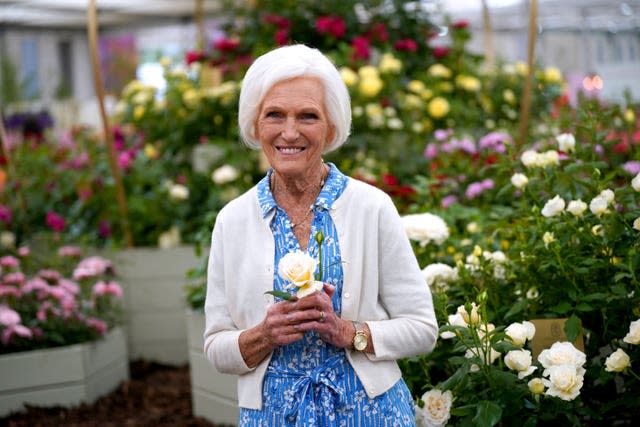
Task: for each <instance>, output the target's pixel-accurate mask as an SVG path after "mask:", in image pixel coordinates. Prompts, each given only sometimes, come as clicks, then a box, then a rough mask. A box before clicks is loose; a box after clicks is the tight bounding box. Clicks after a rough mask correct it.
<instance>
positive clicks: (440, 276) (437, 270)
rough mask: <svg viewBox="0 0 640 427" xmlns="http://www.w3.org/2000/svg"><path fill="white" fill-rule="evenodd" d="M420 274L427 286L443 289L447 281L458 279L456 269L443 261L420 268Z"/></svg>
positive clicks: (445, 287)
mask: <svg viewBox="0 0 640 427" xmlns="http://www.w3.org/2000/svg"><path fill="white" fill-rule="evenodd" d="M422 274H423V276H424V279H425V281H426V282H427V285H429V287H434V288H436V289H439V290H445V291H446V290H447V288H448V284H449V283H451V282H453V281H455V280H457V279H458V270H457V269H455V268H453V267H451V266H449V265H447V264H443V263H435V264H430V265H428V266H426V267H425V268H424V269H423V270H422Z"/></svg>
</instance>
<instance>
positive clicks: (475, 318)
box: [456, 302, 481, 325]
mask: <svg viewBox="0 0 640 427" xmlns="http://www.w3.org/2000/svg"><path fill="white" fill-rule="evenodd" d="M479 308H480V307H478V306H477V305H476V303H475V302H472V303H471V313H467V309H466V308H464V305H461V306H459V307H458V309H457V310H456V313H458V314H459V315H460V316H462V318H463V319H464V321H465V323H466V324H467V325H477V324H478V323H480V321H481V319H480V314H479V313H478V309H479Z"/></svg>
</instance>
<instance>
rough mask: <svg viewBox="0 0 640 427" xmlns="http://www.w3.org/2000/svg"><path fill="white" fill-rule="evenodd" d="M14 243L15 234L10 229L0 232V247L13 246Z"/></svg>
mask: <svg viewBox="0 0 640 427" xmlns="http://www.w3.org/2000/svg"><path fill="white" fill-rule="evenodd" d="M15 245H16V235H15V234H13V233H12V232H11V231H3V232H1V233H0V247H3V248H7V249H10V248H13V247H14V246H15Z"/></svg>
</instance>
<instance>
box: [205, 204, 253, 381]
mask: <svg viewBox="0 0 640 427" xmlns="http://www.w3.org/2000/svg"><path fill="white" fill-rule="evenodd" d="M225 213H226V212H225V210H224V209H223V210H222V211H221V212H220V214H219V215H218V218H217V220H216V224H215V226H214V228H213V232H212V236H211V250H210V253H209V263H208V266H207V294H206V298H205V305H204V312H205V320H206V324H205V331H204V354H205V356H206V357H207V359H209V361H211V363H213V365H214V366H215V368H216V369H217V370H218V371H219V372H222V373H226V374H244V373H247V372H250V371H251V370H252V368H249V367H248V366H247V364H246V363H245V361H244V358H243V357H242V354H241V352H240V345H239V342H238V338H239V336H240V333H241V332H242V330H240V329H239V328H238V327H237V326H236V324H235V323H234V321H233V319H232V316H231V313H230V311H229V304H228V295H227V289H226V287H227V283H226V280H225V278H226V274H225V265H226V262H225V258H224V255H225V250H224V245H225V238H226V236H225V232H224V228H225V227H224V218H225Z"/></svg>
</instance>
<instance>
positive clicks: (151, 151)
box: [144, 144, 159, 159]
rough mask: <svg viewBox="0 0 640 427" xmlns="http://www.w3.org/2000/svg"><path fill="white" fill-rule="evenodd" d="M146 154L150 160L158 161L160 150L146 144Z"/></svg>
mask: <svg viewBox="0 0 640 427" xmlns="http://www.w3.org/2000/svg"><path fill="white" fill-rule="evenodd" d="M144 154H145V156H147V157H148V158H150V159H157V158H158V155H159V153H158V149H157V148H156V147H154V146H153V145H152V144H146V145H145V146H144Z"/></svg>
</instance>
